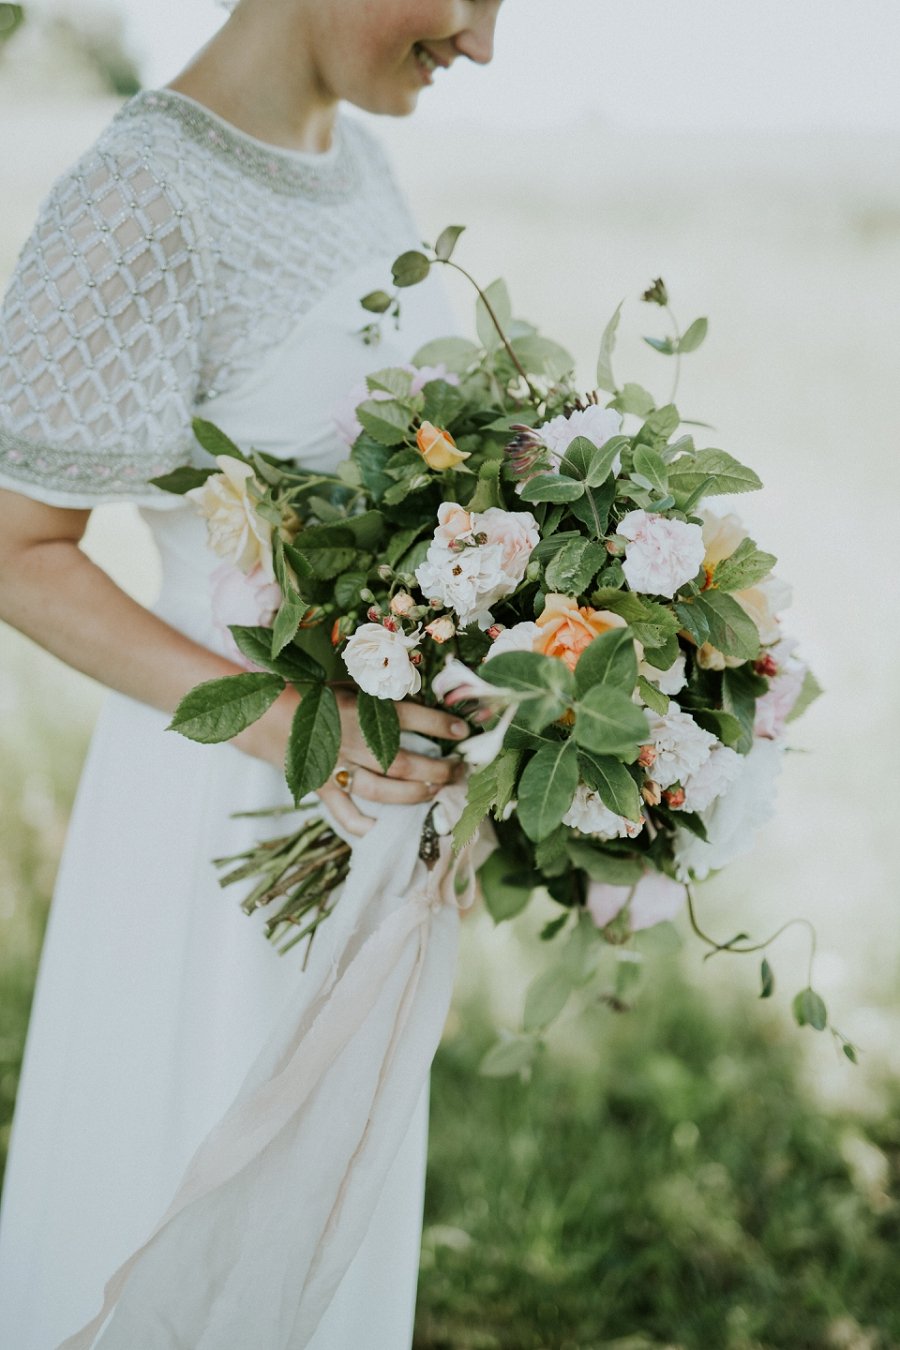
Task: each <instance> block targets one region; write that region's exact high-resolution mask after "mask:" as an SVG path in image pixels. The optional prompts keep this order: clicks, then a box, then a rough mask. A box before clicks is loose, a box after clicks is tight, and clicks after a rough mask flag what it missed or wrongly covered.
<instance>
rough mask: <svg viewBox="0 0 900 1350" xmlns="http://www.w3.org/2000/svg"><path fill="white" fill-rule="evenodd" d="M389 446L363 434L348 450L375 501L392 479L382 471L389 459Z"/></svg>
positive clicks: (379, 497)
mask: <svg viewBox="0 0 900 1350" xmlns="http://www.w3.org/2000/svg"><path fill="white" fill-rule="evenodd" d="M390 456H391V452H390V448H389V447H386V446H384V445H382V444H381V443H380V442H379V441H376V440H374V439H373V438H372V437H371V436H367V435H365V434H363V435H362V436H358V437H357V439H356V441H355V442H354V444H353V449H352V450H351V451H350V458H351V460H352V462H353V464H355V465H356V468H357V470H358V472H359V476H360V478H361V479H362V482H363V485H364V486H365V488H366V489H367V490H368V491H369V492H370V493H371V494H372V496H373V497H374V498H375V500H376V501H380V500H381V498H382V496H383V495H384V493H385V491H386V490H387V489H388V488H389V487H390V486H391V484H392V482H393V479H392V478H390V477H389V475H388V474H386V473H385V471H384V466H385V464H386V463H387V462H388V460H389V459H390Z"/></svg>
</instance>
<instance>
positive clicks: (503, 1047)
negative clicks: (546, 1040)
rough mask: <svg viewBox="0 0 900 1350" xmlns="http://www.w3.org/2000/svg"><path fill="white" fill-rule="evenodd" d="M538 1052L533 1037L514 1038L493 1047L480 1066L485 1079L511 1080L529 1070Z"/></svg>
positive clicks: (498, 1042)
mask: <svg viewBox="0 0 900 1350" xmlns="http://www.w3.org/2000/svg"><path fill="white" fill-rule="evenodd" d="M536 1051H537V1042H536V1041H535V1040H534V1038H533V1037H531V1036H512V1037H510V1038H509V1039H508V1040H503V1041H497V1042H496V1043H495V1044H494V1045H492V1046H491V1048H490V1050H488V1052H487V1054H486V1055H485V1056H484V1058H483V1059H482V1061H481V1063H480V1064H479V1066H478V1072H479V1073H480V1074H481V1075H482V1076H483V1077H485V1078H509V1077H511V1076H512V1075H513V1074H516V1073H521V1072H522V1070H523V1069H527V1068H528V1067H529V1065H530V1064H531V1062H532V1060H533V1059H534V1056H535V1053H536Z"/></svg>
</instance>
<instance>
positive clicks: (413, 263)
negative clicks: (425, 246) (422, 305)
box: [391, 249, 431, 286]
mask: <svg viewBox="0 0 900 1350" xmlns="http://www.w3.org/2000/svg"><path fill="white" fill-rule="evenodd" d="M430 271H431V263H430V261H429V260H428V258H426V257H425V254H424V253H419V252H418V250H416V249H410V250H409V251H408V252H407V253H401V254H400V257H399V258H397V260H396V261H395V263H394V265H393V267H392V268H391V277H392V278H393V282H394V285H395V286H416V285H418V283H419V282H420V281H424V280H425V278H426V277H427V276H428V273H429V272H430Z"/></svg>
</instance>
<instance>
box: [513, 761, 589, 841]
mask: <svg viewBox="0 0 900 1350" xmlns="http://www.w3.org/2000/svg"><path fill="white" fill-rule="evenodd" d="M577 786H578V756H577V754H576V751H575V744H574V742H573V741H571V740H566V741H559V742H558V743H557V744H556V745H548V746H545V747H544V748H543V749H541V750H538V752H537V754H535V755H534V756H533V757H532V759H530V760H529V762H528V763H527V764H526V766H525V771H524V773H523V774H522V777H521V779H520V780H519V795H518V803H519V805H518V817H519V823H520V824H521V826H522V829H523V830H524V831H525V833H526V834H527V835H528V837H529V839H533V840H534V841H535V842H539V841H540V840H541V839H545V838H546V837H547V835H548V834H550V833H551V832H552V831H553V830H555V829H556V827H557V825H558V824H559V823H560V821H561V820H562V818H563V816H564V815H565V813H566V812H567V811H568V809H569V807H570V806H571V805H572V798H573V797H574V796H575V789H576V788H577Z"/></svg>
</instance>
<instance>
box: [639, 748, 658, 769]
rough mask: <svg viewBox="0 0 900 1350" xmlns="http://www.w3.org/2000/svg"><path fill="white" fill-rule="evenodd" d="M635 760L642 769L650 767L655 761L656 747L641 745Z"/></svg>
mask: <svg viewBox="0 0 900 1350" xmlns="http://www.w3.org/2000/svg"><path fill="white" fill-rule="evenodd" d="M637 762H638V764H640V766H641V768H642V769H652V768H653V765H654V764H655V763H656V747H655V746H654V745H642V746H641V753H640V754H639V755H638V758H637Z"/></svg>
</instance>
